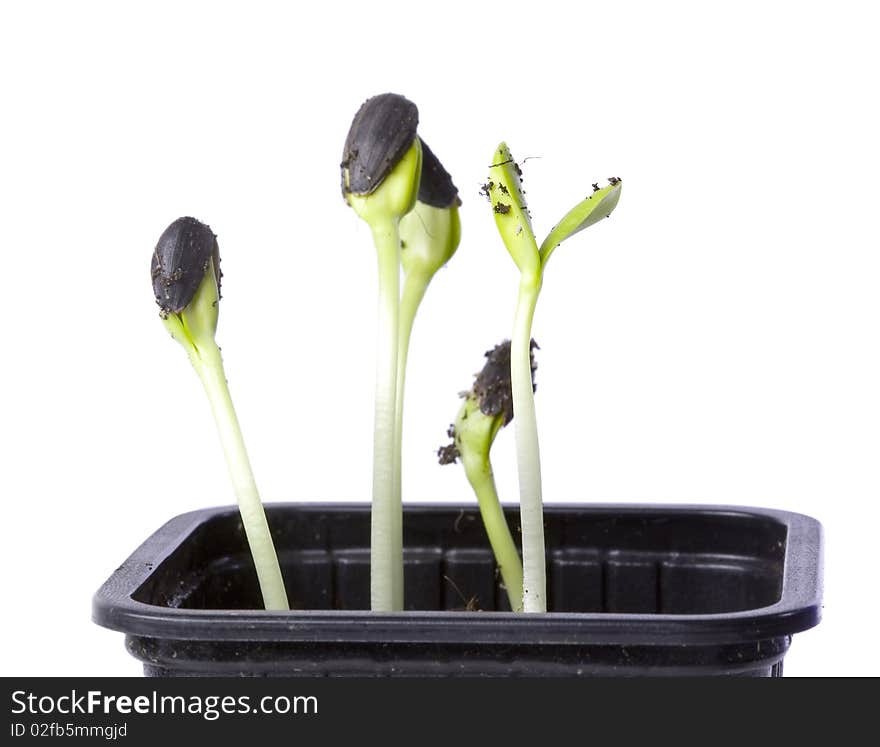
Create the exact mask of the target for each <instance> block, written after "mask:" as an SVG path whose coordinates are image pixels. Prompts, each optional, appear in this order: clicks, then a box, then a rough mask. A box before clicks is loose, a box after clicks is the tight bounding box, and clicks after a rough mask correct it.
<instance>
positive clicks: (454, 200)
mask: <svg viewBox="0 0 880 747" xmlns="http://www.w3.org/2000/svg"><path fill="white" fill-rule="evenodd" d="M419 139H420V140H421V138H419ZM419 202H422V203H424V204H425V205H430V206H431V207H436V208H450V207H452V206H453V205H461V200H460V199H459V198H458V189H457V188H456V186H455V185H454V184H453V183H452V177H451V176H450V175H449V172H448V171H447V170H446V169H444V168H443V164H442V163H440V159H438V158H437V156H435V155H434V151H432V150H431V149H430V148H429V147H428V144H427V143H426V142H425V141H424V140H422V179H421V181H420V182H419Z"/></svg>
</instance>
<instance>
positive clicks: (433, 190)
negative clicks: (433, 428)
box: [393, 140, 461, 503]
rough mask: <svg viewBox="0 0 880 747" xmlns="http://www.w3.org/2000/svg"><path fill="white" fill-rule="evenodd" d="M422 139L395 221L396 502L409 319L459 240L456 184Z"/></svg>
mask: <svg viewBox="0 0 880 747" xmlns="http://www.w3.org/2000/svg"><path fill="white" fill-rule="evenodd" d="M421 142H422V175H421V180H420V182H419V194H418V199H417V200H416V204H415V207H414V208H413V209H412V210H411V211H410V212H409V213H407V214H406V215H405V216H404V217H403V218H402V219H401V221H400V238H401V241H400V247H401V250H400V252H401V253H400V258H401V264H402V266H403V291H402V293H401V298H400V330H399V334H398V357H397V396H396V399H395V410H396V421H395V435H394V464H395V469H394V484H393V496H394V500H395V502H396V503H399V502H400V501H401V472H402V451H403V395H404V386H405V383H406V361H407V357H408V355H409V341H410V337H411V336H412V330H413V323H414V322H415V318H416V313H417V312H418V309H419V305H420V304H421V302H422V299H423V298H424V296H425V292H426V291H427V289H428V285H429V284H430V282H431V279H432V278H433V277H434V275H435V274H436V273H437V271H438V270H439V269H440V268H441V267H443V266H444V265H445V264H446V263H447V262H448V261H449V260H450V259H451V258H452V255H453V254H455V251H456V249H458V244H459V242H460V241H461V221H460V219H459V214H458V208H459V206H460V205H461V200H460V199H459V198H458V189H456V187H455V185H454V184H453V183H452V177H450V175H449V173H448V172H447V171H446V169H444V168H443V165H442V164H441V163H440V161H439V160H438V159H437V156H435V155H434V153H433V151H432V150H431V149H430V148H429V147H428V145H427V144H426V143H425V142H424V140H423V141H421Z"/></svg>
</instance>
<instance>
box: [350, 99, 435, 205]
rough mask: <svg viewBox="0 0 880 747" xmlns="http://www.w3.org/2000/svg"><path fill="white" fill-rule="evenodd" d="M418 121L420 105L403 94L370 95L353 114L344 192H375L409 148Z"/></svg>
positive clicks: (413, 138) (414, 137) (414, 135)
mask: <svg viewBox="0 0 880 747" xmlns="http://www.w3.org/2000/svg"><path fill="white" fill-rule="evenodd" d="M418 125H419V110H418V108H417V107H416V105H415V104H414V103H413V102H412V101H409V100H408V99H405V98H404V97H403V96H400V95H398V94H396V93H383V94H380V95H378V96H373V98H371V99H367V100H366V101H365V102H364V103H363V104H362V105H361V108H360V109H358V112H357V114H355V115H354V119H353V120H352V123H351V128H350V129H349V131H348V137H347V138H346V140H345V149H344V150H343V153H342V163H341V164H340V166H341V168H342V196H343V197H345V195H346V194H348V193H352V194H370V193H371V192H373V191H374V190H375V189H376V188H377V187H378V186H379V185H380V184H381V183H382V182H383V181H384V180H385V177H386V176H388V174H389V173H390V171H391V170H392V169H393V168H394V167H395V166H396V165H397V164H398V162H399V161H400V159H401V158H403V156H404V155H405V154H406V152H407V150H409V148H410V146H411V145H412V144H413V142H414V141H415V139H416V128H417V127H418ZM346 170H348V186H347V187H346V183H345V171H346Z"/></svg>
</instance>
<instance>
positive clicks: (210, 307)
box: [151, 218, 288, 610]
mask: <svg viewBox="0 0 880 747" xmlns="http://www.w3.org/2000/svg"><path fill="white" fill-rule="evenodd" d="M151 275H152V280H153V292H154V294H155V296H156V303H157V304H158V305H159V310H160V312H159V313H160V316H161V318H162V322H163V323H164V325H165V327H166V329H167V330H168V331H169V332H170V333H171V336H172V337H173V338H174V339H175V340H177V341H178V342H179V343H180V344H181V345H182V346H183V348H184V350H186V352H187V354H188V356H189V359H190V361H191V362H192V365H193V368H195V370H196V373H197V374H198V376H199V379H200V380H201V382H202V384H203V385H204V387H205V392H206V393H207V395H208V400H209V401H210V403H211V409H212V411H213V413H214V420H215V422H216V424H217V430H218V432H219V434H220V441H221V443H222V446H223V451H224V453H225V455H226V462H227V465H228V467H229V475H230V477H231V478H232V485H233V488H234V490H235V496H236V498H237V500H238V506H239V510H240V512H241V520H242V524H243V526H244V530H245V534H246V536H247V541H248V545H249V546H250V550H251V554H252V555H253V559H254V565H255V566H256V570H257V578H258V579H259V583H260V591H261V592H262V595H263V603H264V605H265V607H266V609H268V610H286V609H288V602H287V593H286V592H285V589H284V581H283V579H282V577H281V569H280V568H279V566H278V557H277V555H276V553H275V546H274V544H273V543H272V536H271V534H270V532H269V525H268V523H267V522H266V514H265V512H264V510H263V504H262V503H261V501H260V495H259V493H258V492H257V485H256V482H255V480H254V475H253V471H252V470H251V465H250V461H249V459H248V455H247V451H246V449H245V445H244V440H243V438H242V434H241V428H240V426H239V423H238V418H237V417H236V414H235V409H234V407H233V406H232V398H231V397H230V394H229V387H228V385H227V382H226V374H225V372H224V370H223V359H222V357H221V355H220V348H219V347H218V346H217V343H216V341H215V339H214V337H215V333H216V331H217V317H218V311H219V301H220V253H219V247H218V245H217V237H216V236H215V235H214V233H213V232H212V231H211V229H210V227H208V226H206V225H205V224H204V223H200V222H199V221H197V220H196V219H195V218H179V219H178V220H176V221H174V222H173V223H172V224H171V225H170V226H168V228H167V229H165V232H164V233H163V234H162V236H161V237H160V238H159V242H158V243H157V244H156V248H155V250H154V251H153V260H152V265H151Z"/></svg>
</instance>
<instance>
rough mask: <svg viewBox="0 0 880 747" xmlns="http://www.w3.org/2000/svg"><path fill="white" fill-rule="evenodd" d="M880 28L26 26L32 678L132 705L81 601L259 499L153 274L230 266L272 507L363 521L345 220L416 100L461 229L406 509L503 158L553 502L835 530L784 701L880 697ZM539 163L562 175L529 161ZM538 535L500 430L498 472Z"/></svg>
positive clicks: (142, 16)
mask: <svg viewBox="0 0 880 747" xmlns="http://www.w3.org/2000/svg"><path fill="white" fill-rule="evenodd" d="M868 7H869V4H868V3H856V2H843V1H841V2H837V3H834V4H833V7H832V6H830V5H829V4H828V3H814V2H796V3H795V2H792V3H785V2H768V1H767V0H763V1H762V2H748V1H745V0H743V1H741V2H737V3H726V4H721V3H706V2H692V3H689V2H676V1H675V0H670V1H668V2H663V3H656V2H645V3H632V2H614V3H594V2H578V3H566V4H557V3H553V2H548V1H546V0H545V1H544V2H541V3H528V4H520V3H515V2H504V3H486V4H480V3H475V2H468V3H455V2H446V3H443V4H432V5H431V6H428V5H421V4H417V3H412V2H410V3H392V2H362V3H356V4H351V5H346V4H342V3H309V4H296V5H295V4H293V3H287V4H277V5H276V4H271V3H261V2H248V3H240V4H238V5H227V4H224V3H219V2H212V3H184V2H175V3H163V2H155V1H154V2H151V3H142V4H133V3H118V2H107V3H97V2H78V3H49V2H30V3H15V2H9V3H4V5H3V6H2V11H0V82H2V89H0V107H2V116H0V131H2V137H0V257H2V261H0V288H2V292H0V311H2V316H0V319H2V321H0V324H2V343H3V344H2V348H0V350H2V352H0V356H2V366H0V379H2V386H0V397H2V407H0V419H2V430H0V439H2V441H0V446H2V451H0V454H2V471H0V479H2V501H3V503H2V506H3V519H2V522H3V523H2V526H3V541H2V543H0V547H2V553H3V554H2V566H0V568H2V573H3V577H2V586H3V600H4V602H3V608H4V611H3V615H2V616H0V625H2V629H3V640H4V642H5V644H4V650H3V651H2V656H0V662H2V664H0V668H2V673H3V674H7V675H25V674H35V675H55V674H58V675H61V674H71V675H73V674H75V675H113V674H119V675H137V674H138V673H139V672H140V669H139V665H138V664H137V663H136V662H135V660H134V659H131V658H130V657H129V656H128V655H127V654H126V653H125V651H124V649H123V641H122V636H121V635H120V634H118V633H112V632H110V631H107V630H104V629H101V628H98V627H97V626H95V625H93V624H92V623H91V622H90V620H89V614H90V601H91V595H92V593H93V592H94V591H95V590H96V589H97V588H98V586H99V585H100V584H101V582H103V580H104V579H105V578H106V577H107V576H108V575H109V574H110V573H111V572H112V571H113V569H115V568H116V567H117V566H118V565H119V564H120V562H121V561H122V560H123V559H124V558H125V557H126V556H127V555H128V554H129V553H130V552H131V551H132V550H133V549H134V548H135V547H136V546H137V545H138V544H139V543H140V542H141V541H142V540H143V539H144V538H145V537H146V536H147V535H148V534H150V533H151V532H152V531H153V530H154V529H156V528H157V527H158V526H159V525H160V524H162V523H163V522H164V521H166V520H167V519H168V518H170V517H171V516H173V515H175V514H177V513H181V512H183V511H187V510H190V509H195V508H199V507H205V506H209V505H215V504H223V503H230V502H232V500H233V497H232V495H231V492H230V487H229V484H228V481H227V476H226V472H225V466H224V463H223V461H222V458H221V452H220V449H219V446H218V443H217V440H216V436H215V433H214V430H213V424H212V422H211V418H210V414H209V410H208V407H207V403H206V401H205V399H204V395H203V392H202V391H201V390H200V386H199V383H198V381H197V379H196V377H195V375H194V373H193V371H192V370H191V369H190V367H189V364H188V362H187V360H186V356H185V354H184V353H183V351H182V350H181V349H180V348H179V347H178V346H177V345H176V344H175V343H174V342H173V341H172V340H171V339H170V338H169V336H168V334H167V332H166V331H165V330H164V329H163V327H162V325H161V324H160V322H159V319H158V315H157V309H156V307H155V305H154V302H153V298H152V292H151V287H150V280H149V272H148V265H149V259H150V254H151V252H152V249H153V246H154V245H155V242H156V239H157V238H158V236H159V234H160V233H161V232H162V230H163V229H164V228H165V226H166V225H167V224H168V223H169V222H171V221H172V220H173V219H174V218H176V217H178V216H180V215H194V216H196V217H198V218H199V219H201V220H203V221H205V222H208V223H210V225H211V226H212V227H213V229H214V230H215V231H216V232H217V233H218V235H219V241H220V248H221V252H222V256H223V270H224V272H225V276H224V286H223V290H224V299H223V302H222V304H221V307H222V308H221V318H220V328H219V331H218V340H219V342H220V344H221V345H222V346H223V350H224V354H225V358H226V364H227V373H228V377H229V380H230V385H231V388H232V394H233V398H234V400H235V403H236V406H237V408H238V411H239V416H240V418H241V421H242V425H243V428H244V431H245V436H246V439H247V441H248V445H249V450H250V452H251V457H252V461H253V463H254V468H255V471H256V474H257V479H258V482H259V484H260V486H261V489H262V492H263V496H264V499H265V500H266V501H267V502H268V501H284V500H337V499H339V500H351V499H366V498H367V497H368V492H369V484H370V463H371V459H370V449H371V429H372V392H373V346H374V321H375V317H374V314H375V293H376V273H375V253H374V250H373V248H372V245H371V243H370V239H369V233H368V230H367V228H366V226H365V224H362V223H361V222H360V221H359V220H358V219H357V218H356V216H355V215H354V213H353V212H352V211H351V210H350V209H348V208H347V207H346V206H345V205H344V203H343V201H342V199H341V197H340V194H339V185H338V182H339V173H338V163H339V160H340V158H341V153H342V144H343V141H344V139H345V135H346V132H347V130H348V126H349V124H350V121H351V117H352V115H353V114H354V112H355V111H356V109H357V108H358V106H359V105H360V103H361V102H362V101H363V100H364V99H365V98H367V97H368V96H370V95H373V94H376V93H380V92H384V91H395V92H399V93H403V94H405V95H406V96H408V97H409V98H411V99H412V100H413V101H415V102H416V103H417V104H418V106H419V108H420V113H421V125H420V132H421V134H422V135H423V136H424V138H425V139H426V140H427V141H428V142H429V143H430V145H431V147H432V148H433V150H434V151H435V152H436V153H437V154H438V156H439V157H440V158H441V159H442V160H443V162H444V164H445V165H446V167H447V168H448V169H449V170H450V172H451V173H452V174H453V176H454V178H455V180H456V182H457V185H458V187H459V188H460V190H461V195H462V198H463V200H464V205H463V207H462V220H463V243H462V246H461V248H460V250H459V252H458V254H457V255H456V256H455V257H454V259H453V260H452V262H451V263H450V264H449V266H448V267H447V268H446V269H445V270H444V271H443V272H441V273H440V274H439V275H438V276H437V277H436V278H435V281H434V283H433V285H432V287H431V288H430V289H429V293H428V297H427V298H426V301H425V303H424V305H423V307H422V311H421V313H420V316H419V318H418V320H417V325H416V331H415V335H414V339H413V345H412V352H411V358H410V369H409V371H410V373H409V391H408V399H407V410H406V439H407V450H406V457H405V477H404V488H405V496H406V498H407V499H408V500H454V501H462V500H471V496H470V494H469V488H468V487H467V483H466V481H465V479H464V476H463V474H462V472H461V470H460V468H458V467H446V468H443V469H441V468H440V467H438V466H437V465H436V463H435V459H434V455H433V451H434V450H435V449H436V447H437V446H439V445H440V444H441V443H442V442H443V441H444V431H445V429H446V426H447V424H448V423H449V422H450V421H451V419H452V418H453V416H454V414H455V411H456V409H457V407H458V400H457V397H456V393H457V392H458V391H459V390H461V389H465V388H467V387H468V386H469V385H470V382H471V375H472V373H474V372H475V371H477V370H478V369H479V367H480V366H481V361H482V353H483V351H484V350H485V349H487V348H488V347H491V346H492V345H493V344H494V343H496V342H498V341H499V340H500V339H501V338H503V337H505V336H508V335H509V334H510V329H511V325H512V317H513V305H514V299H515V294H516V284H517V273H516V270H515V267H514V265H513V263H512V261H511V260H510V258H509V257H508V255H507V254H506V252H505V250H504V248H503V245H502V244H501V243H500V240H499V239H498V237H497V235H496V233H495V227H494V222H493V220H492V218H491V214H490V212H489V211H490V208H489V206H488V205H487V204H486V203H485V202H484V201H482V200H481V199H480V197H479V196H478V188H479V185H480V184H481V182H482V181H483V180H484V177H485V175H486V170H487V165H488V164H489V163H490V158H491V155H492V152H493V150H494V148H495V146H496V145H497V143H498V142H499V141H500V140H501V139H505V140H506V141H507V142H508V143H509V144H510V146H511V148H512V149H513V151H514V154H515V155H516V156H517V157H518V158H520V159H522V158H525V157H529V156H534V157H536V158H534V159H533V160H529V161H528V162H527V163H526V164H525V175H526V183H525V184H526V188H527V190H528V192H529V197H530V199H531V208H532V212H533V215H534V220H535V227H536V232H537V233H538V234H540V236H539V239H540V237H541V236H543V234H545V233H546V232H547V231H548V230H549V229H550V227H551V226H552V225H553V223H554V222H555V221H556V220H557V219H558V218H559V217H560V216H561V215H562V214H563V213H564V212H565V211H566V210H567V209H568V208H569V207H570V206H571V205H573V204H574V203H575V202H576V201H578V200H579V199H581V198H582V197H583V196H585V194H586V193H587V192H588V191H589V183H591V182H593V181H597V180H602V179H604V178H605V177H608V176H620V177H623V178H624V190H623V196H622V199H621V202H620V205H619V207H618V210H617V212H616V213H615V215H614V216H613V217H612V218H611V219H610V220H608V221H604V222H602V223H601V224H600V225H598V226H596V227H594V228H591V229H590V230H589V231H587V232H585V233H583V234H580V235H578V236H577V237H576V238H574V239H572V240H571V241H570V242H569V243H567V244H565V245H563V246H562V247H561V248H560V249H559V250H558V251H557V252H556V253H555V255H554V259H553V261H552V262H551V263H550V265H549V267H548V269H547V275H546V280H545V284H544V290H543V294H542V297H541V301H540V304H539V307H538V311H537V315H536V318H535V326H534V335H535V338H536V339H537V340H538V342H539V343H540V344H541V351H540V357H539V371H538V393H537V407H538V417H539V424H540V431H541V439H542V441H541V446H542V456H543V469H544V478H545V485H544V491H545V498H546V500H548V501H600V500H613V501H651V502H654V501H657V502H665V501H672V502H705V503H726V504H741V505H760V506H768V507H779V508H784V509H790V510H794V511H799V512H802V513H807V514H810V515H812V516H815V517H816V518H818V519H820V520H821V521H822V523H823V524H824V526H825V530H826V566H825V578H826V591H825V602H826V605H825V619H824V621H823V623H822V624H821V625H820V626H819V627H818V628H816V629H815V630H813V631H810V632H807V633H803V634H800V635H798V636H796V637H795V640H794V644H793V647H792V649H791V651H790V653H789V655H788V657H787V658H786V672H787V674H789V675H818V674H821V675H830V674H835V675H855V674H863V675H864V674H876V673H877V668H878V667H877V665H878V663H880V654H878V653H877V651H878V649H877V647H876V646H874V644H873V642H872V639H871V636H872V634H873V630H875V629H876V621H877V616H878V613H880V606H878V601H877V594H876V577H877V570H878V563H877V557H878V548H877V525H878V521H880V509H878V497H880V475H878V469H877V454H878V451H880V394H878V384H880V353H878V334H877V324H878V319H880V313H878V312H880V296H878V292H877V288H878V271H880V259H878V240H877V238H878V236H877V205H878V197H880V195H878V186H877V185H878V181H877V178H876V175H877V172H878V168H880V159H878V146H877V132H878V131H880V121H878V116H877V113H876V110H875V108H874V107H875V105H876V98H877V96H876V93H877V89H876V72H877V70H878V53H877V44H876V38H875V35H874V33H873V30H872V29H874V28H875V27H874V26H873V25H872V24H871V23H869V20H868V16H867V8H868ZM537 157H539V158H537ZM495 462H496V471H497V473H498V478H499V489H500V492H501V495H502V498H504V499H505V500H515V498H516V481H515V474H514V473H515V467H514V460H513V432H512V429H509V430H508V431H505V432H503V433H502V434H501V436H500V437H499V439H498V442H497V444H496V449H495Z"/></svg>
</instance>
